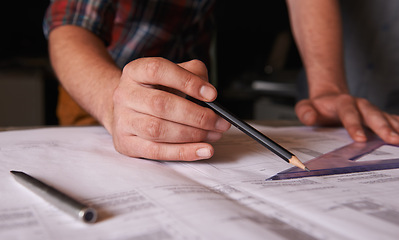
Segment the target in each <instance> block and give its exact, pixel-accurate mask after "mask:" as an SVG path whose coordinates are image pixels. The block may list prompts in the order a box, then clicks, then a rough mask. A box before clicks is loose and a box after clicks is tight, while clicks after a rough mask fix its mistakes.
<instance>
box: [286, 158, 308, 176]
mask: <svg viewBox="0 0 399 240" xmlns="http://www.w3.org/2000/svg"><path fill="white" fill-rule="evenodd" d="M289 163H291V164H292V165H294V166H296V167H299V168H300V169H302V170H306V171H308V172H309V171H310V170H309V168H307V167H306V166H305V165H304V164H303V163H302V162H301V161H300V160H299V159H298V158H297V157H296V156H292V158H290V159H289Z"/></svg>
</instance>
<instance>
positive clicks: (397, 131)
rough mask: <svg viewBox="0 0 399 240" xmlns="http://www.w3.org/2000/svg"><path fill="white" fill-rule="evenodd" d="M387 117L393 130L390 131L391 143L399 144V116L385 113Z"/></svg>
mask: <svg viewBox="0 0 399 240" xmlns="http://www.w3.org/2000/svg"><path fill="white" fill-rule="evenodd" d="M385 118H386V119H388V121H389V123H390V125H391V127H392V129H393V131H392V132H391V133H390V135H391V139H390V141H389V143H390V144H394V145H399V116H395V115H390V114H388V113H385Z"/></svg>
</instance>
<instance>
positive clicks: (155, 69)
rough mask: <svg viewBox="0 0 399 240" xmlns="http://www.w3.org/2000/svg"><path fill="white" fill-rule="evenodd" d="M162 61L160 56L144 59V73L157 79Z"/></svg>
mask: <svg viewBox="0 0 399 240" xmlns="http://www.w3.org/2000/svg"><path fill="white" fill-rule="evenodd" d="M161 68H162V62H161V59H160V58H151V59H146V60H145V63H144V71H145V74H146V75H147V76H148V77H150V78H152V79H159V78H160V75H161Z"/></svg>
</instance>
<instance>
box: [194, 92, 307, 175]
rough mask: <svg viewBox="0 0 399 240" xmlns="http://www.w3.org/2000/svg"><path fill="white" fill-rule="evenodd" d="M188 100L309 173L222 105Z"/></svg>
mask: <svg viewBox="0 0 399 240" xmlns="http://www.w3.org/2000/svg"><path fill="white" fill-rule="evenodd" d="M187 99H189V100H190V101H192V102H194V103H196V104H198V105H201V106H203V107H208V108H210V109H212V110H213V111H214V112H215V113H217V114H218V115H219V116H221V117H222V118H224V119H226V121H228V122H230V123H231V124H232V125H233V126H235V127H237V128H238V129H240V130H241V131H242V132H244V133H245V134H247V135H248V136H250V137H251V138H253V139H254V140H255V141H257V142H258V143H260V144H262V145H263V146H265V147H266V148H268V149H269V150H270V151H272V152H273V153H274V154H276V155H277V156H279V157H280V158H282V159H283V160H285V161H286V162H288V163H290V164H292V165H294V166H296V167H298V168H300V169H303V170H306V171H309V169H308V168H307V167H306V166H305V165H304V164H303V163H302V162H301V161H300V160H299V159H298V158H297V157H296V156H295V155H294V154H292V153H291V152H289V151H288V150H287V149H285V148H283V147H282V146H280V145H279V144H277V143H276V142H274V141H273V140H272V139H270V138H268V137H267V136H265V135H264V134H262V133H261V132H259V131H258V130H256V129H255V128H254V127H252V126H251V125H249V124H248V123H246V122H244V121H242V120H240V119H238V118H237V117H236V116H234V115H233V114H232V113H230V112H229V111H227V110H226V109H225V108H223V107H222V106H221V105H220V104H218V103H217V102H215V101H214V102H203V101H200V100H198V99H195V98H192V97H190V96H187Z"/></svg>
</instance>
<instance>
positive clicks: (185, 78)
mask: <svg viewBox="0 0 399 240" xmlns="http://www.w3.org/2000/svg"><path fill="white" fill-rule="evenodd" d="M185 94H187V95H190V96H192V97H194V98H197V99H199V100H202V101H213V100H214V99H215V98H216V95H217V92H216V89H215V88H214V87H213V86H212V85H211V84H210V83H209V82H208V77H207V69H206V67H205V65H204V64H203V63H202V62H200V61H198V60H193V61H189V62H185V63H182V64H178V65H177V64H174V63H172V62H170V61H168V60H166V59H163V58H142V59H138V60H135V61H132V62H131V63H129V64H127V65H126V66H125V68H124V69H123V73H122V77H121V80H120V83H119V86H118V87H117V88H116V90H115V91H114V95H113V102H114V112H113V116H114V117H113V123H112V136H113V140H114V145H115V148H116V150H117V151H119V152H120V153H122V154H125V155H128V156H131V157H141V158H149V159H156V160H178V161H192V160H199V159H206V158H210V157H211V156H212V155H213V148H212V146H211V145H210V144H208V143H205V142H207V141H215V140H218V139H220V138H221V136H222V133H223V132H225V131H227V130H228V129H229V128H230V124H229V123H228V122H227V121H225V120H224V119H222V118H221V117H219V116H218V115H216V114H215V113H214V112H213V111H212V110H211V109H208V108H204V107H201V106H199V105H197V104H195V103H193V102H191V101H189V100H187V99H185V98H184V97H182V96H184V95H185Z"/></svg>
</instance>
